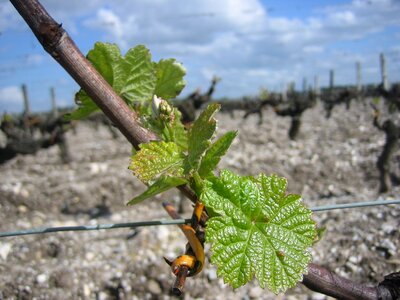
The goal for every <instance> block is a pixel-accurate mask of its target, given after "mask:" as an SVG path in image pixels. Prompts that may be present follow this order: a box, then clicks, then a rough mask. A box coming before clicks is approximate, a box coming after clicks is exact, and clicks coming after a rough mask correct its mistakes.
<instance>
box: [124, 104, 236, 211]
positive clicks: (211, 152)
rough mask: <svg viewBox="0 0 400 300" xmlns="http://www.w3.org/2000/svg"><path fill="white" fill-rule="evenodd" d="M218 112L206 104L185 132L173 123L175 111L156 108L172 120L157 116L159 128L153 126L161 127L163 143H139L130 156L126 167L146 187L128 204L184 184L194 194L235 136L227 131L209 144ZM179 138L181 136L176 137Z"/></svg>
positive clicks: (218, 107) (216, 105) (212, 106)
mask: <svg viewBox="0 0 400 300" xmlns="http://www.w3.org/2000/svg"><path fill="white" fill-rule="evenodd" d="M161 105H165V103H164V104H160V107H161ZM219 109H220V105H219V104H211V105H209V106H208V107H207V108H206V109H205V110H204V111H203V112H202V113H201V114H200V116H199V118H198V119H197V120H196V121H195V122H194V123H193V124H192V126H191V127H190V128H189V129H188V130H187V131H186V130H184V129H183V127H181V125H179V124H181V123H180V121H179V124H178V123H177V124H175V122H178V121H177V120H179V119H178V118H177V116H176V115H175V114H176V113H177V111H176V110H175V109H172V108H168V107H166V108H164V109H161V108H160V112H159V113H162V111H163V110H165V111H167V112H169V113H172V114H173V117H172V118H171V117H170V118H168V120H169V121H168V120H167V121H163V120H164V119H165V118H164V117H161V118H159V119H158V120H159V122H160V123H161V124H163V125H162V126H160V124H159V125H158V126H155V127H156V128H158V129H160V128H163V132H164V135H163V136H164V140H163V141H154V142H150V143H147V144H142V145H140V150H139V151H138V152H137V153H135V154H134V155H133V157H132V160H131V164H130V166H129V168H130V169H131V170H132V171H133V173H134V174H135V175H136V176H137V177H138V178H139V179H141V180H142V181H143V182H145V183H147V184H148V186H149V188H148V190H147V191H145V192H144V193H143V194H141V195H139V196H137V197H135V198H134V199H132V200H131V201H130V202H129V203H128V204H136V203H139V202H141V201H143V200H145V199H147V198H149V197H152V196H154V195H156V194H158V193H161V192H164V191H165V190H167V189H168V188H173V187H176V186H178V185H182V184H186V183H188V184H190V185H191V186H192V188H193V189H194V190H195V191H196V190H198V188H197V187H196V185H198V184H199V182H200V185H201V181H202V180H203V178H207V177H210V176H212V171H213V170H214V168H215V167H216V166H217V164H218V162H219V161H220V159H221V157H222V156H223V155H224V154H225V153H226V151H227V150H228V148H229V147H230V145H231V144H232V142H233V139H234V138H235V136H236V132H228V133H226V134H225V135H223V136H222V137H220V138H219V139H217V140H216V141H215V142H213V141H212V140H213V138H214V135H215V131H216V129H217V121H216V120H215V118H214V115H215V113H216V112H217V111H218V110H219ZM154 120H155V119H154ZM154 122H155V121H154ZM171 122H172V123H171ZM150 123H151V122H150ZM171 124H174V125H173V126H171ZM180 135H181V136H183V137H180V138H177V136H180Z"/></svg>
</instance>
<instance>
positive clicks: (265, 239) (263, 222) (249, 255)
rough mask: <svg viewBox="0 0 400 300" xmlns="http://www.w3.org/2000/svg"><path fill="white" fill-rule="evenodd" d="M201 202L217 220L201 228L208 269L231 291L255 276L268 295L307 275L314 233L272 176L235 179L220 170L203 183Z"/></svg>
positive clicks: (296, 199) (303, 211)
mask: <svg viewBox="0 0 400 300" xmlns="http://www.w3.org/2000/svg"><path fill="white" fill-rule="evenodd" d="M201 201H202V202H204V204H205V205H206V207H207V208H210V209H211V210H212V211H213V212H215V213H217V216H215V217H213V218H211V219H209V220H208V222H207V230H206V240H207V241H208V242H212V243H213V244H212V247H211V250H212V256H211V261H212V263H214V264H216V265H217V266H218V274H219V275H220V276H222V277H223V278H224V280H225V282H227V283H230V284H231V285H232V286H233V287H234V288H237V287H239V286H241V285H244V284H246V283H247V282H248V281H250V280H251V279H252V278H253V276H254V275H255V276H256V277H257V279H258V281H259V283H260V286H261V287H263V288H264V287H265V286H268V288H269V289H270V290H271V291H273V292H274V293H279V292H280V291H285V290H286V289H287V288H289V287H293V286H294V285H295V284H296V283H297V282H298V281H300V280H301V279H302V275H303V274H305V273H306V272H307V265H308V263H309V262H310V260H311V255H310V253H309V252H308V251H307V249H308V248H309V247H311V245H312V244H313V241H314V238H315V235H316V230H315V223H314V221H313V220H312V219H311V211H310V210H309V209H307V208H306V207H305V206H304V205H303V204H302V203H301V198H300V196H298V195H291V194H289V195H286V180H285V179H284V178H279V177H277V176H275V175H272V176H270V177H267V176H265V175H263V174H262V175H260V176H259V177H258V178H253V177H241V176H239V175H235V174H233V173H232V172H230V171H228V170H225V171H222V172H221V175H220V177H219V178H214V179H211V180H210V181H208V180H206V183H205V187H204V190H203V193H202V195H201Z"/></svg>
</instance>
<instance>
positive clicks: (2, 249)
mask: <svg viewBox="0 0 400 300" xmlns="http://www.w3.org/2000/svg"><path fill="white" fill-rule="evenodd" d="M11 249H12V245H11V244H10V243H0V257H1V258H2V259H3V260H6V259H7V257H8V254H10V252H11Z"/></svg>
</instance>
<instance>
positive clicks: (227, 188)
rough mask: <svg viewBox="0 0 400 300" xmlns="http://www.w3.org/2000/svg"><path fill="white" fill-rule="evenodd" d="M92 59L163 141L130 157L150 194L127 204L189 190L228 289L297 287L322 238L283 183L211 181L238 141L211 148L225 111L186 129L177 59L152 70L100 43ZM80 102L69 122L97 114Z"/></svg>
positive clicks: (211, 110) (133, 53)
mask: <svg viewBox="0 0 400 300" xmlns="http://www.w3.org/2000/svg"><path fill="white" fill-rule="evenodd" d="M87 58H88V60H89V61H90V62H91V63H92V64H93V66H94V68H96V70H97V71H99V72H100V74H101V75H102V76H103V77H104V79H105V80H106V81H107V82H108V83H109V84H110V85H111V86H112V87H113V89H114V91H115V92H116V93H117V94H118V95H120V96H121V97H122V99H124V101H125V102H126V103H127V104H128V105H129V106H130V107H131V108H132V109H136V110H137V111H138V112H139V115H140V120H141V122H142V124H143V125H144V126H145V127H147V128H149V129H151V130H153V131H154V132H156V133H157V134H158V136H159V137H160V138H161V140H160V141H153V142H150V143H146V144H141V145H140V149H139V150H138V151H137V152H135V153H134V154H133V156H132V159H131V164H130V166H129V168H130V169H131V170H132V172H133V173H134V175H136V176H137V177H138V178H139V179H140V180H142V181H143V182H144V183H145V184H147V186H148V189H147V190H146V191H145V192H144V193H142V194H140V195H138V196H137V197H135V198H133V199H132V200H131V201H129V202H128V204H136V203H139V202H141V201H143V200H145V199H148V198H151V197H153V196H155V195H157V194H159V193H162V192H164V191H166V190H168V189H170V188H173V187H176V186H180V185H183V184H189V185H190V187H191V188H192V189H193V190H194V191H195V193H196V194H197V196H198V197H199V199H200V200H201V201H202V202H203V203H204V204H205V206H206V208H207V212H208V214H209V216H210V218H209V220H208V222H207V227H206V240H207V241H208V242H210V243H212V247H211V250H212V256H211V261H212V263H214V264H216V265H217V267H218V275H220V276H222V277H223V278H224V280H225V282H227V283H229V284H231V285H232V286H233V287H234V288H237V287H240V286H242V285H244V284H246V283H247V282H249V281H250V280H252V279H253V277H256V278H257V279H258V281H259V283H260V286H261V287H263V288H264V287H268V288H269V289H270V290H271V291H273V292H274V293H279V292H280V291H285V290H286V289H287V288H289V287H293V286H294V285H295V284H296V283H297V282H298V281H300V280H301V279H302V275H303V274H305V273H306V272H307V265H308V264H309V262H310V261H311V255H310V253H309V252H308V249H309V248H310V247H311V246H312V245H313V243H314V242H315V241H316V240H318V236H319V235H320V234H322V232H320V231H318V232H317V229H316V226H315V223H314V221H313V220H312V219H311V214H312V213H311V211H310V210H309V209H308V208H306V207H305V206H304V205H303V204H302V202H301V197H300V196H299V195H293V194H286V186H287V182H286V179H285V178H280V177H278V176H275V175H272V176H266V175H264V174H261V175H259V176H258V177H252V176H239V175H236V174H234V173H233V172H231V171H229V170H223V171H222V172H221V173H220V175H219V176H216V175H215V174H214V173H213V171H214V169H215V168H216V167H217V165H218V163H219V161H220V160H221V158H222V157H223V155H225V153H226V152H227V150H228V149H229V147H230V145H231V144H232V142H233V140H234V138H235V137H236V135H237V132H235V131H230V132H227V133H226V134H224V135H222V136H221V137H220V138H218V139H216V140H214V138H215V134H216V130H217V121H216V119H215V117H214V116H215V114H216V113H217V112H218V110H219V109H220V105H219V104H211V105H209V106H208V107H207V108H206V109H205V110H204V111H203V112H202V113H201V114H200V116H199V118H198V119H197V120H196V121H195V122H194V123H193V124H192V125H191V126H190V127H189V128H188V129H186V128H185V127H184V126H183V124H182V122H181V121H180V120H181V114H180V112H179V111H178V110H177V109H176V108H175V107H173V106H172V104H171V103H170V102H168V100H169V99H171V98H174V97H176V96H177V95H178V94H179V93H180V92H181V90H182V89H183V87H184V86H185V82H184V80H183V77H184V75H185V69H184V68H183V67H182V66H181V65H180V64H179V63H177V62H176V61H175V60H174V59H167V60H160V61H159V62H158V63H156V62H153V61H152V60H151V54H150V52H149V50H148V49H147V48H146V47H144V46H141V45H140V46H137V47H135V48H132V49H130V50H129V51H128V52H127V53H126V54H125V56H122V55H121V53H120V50H119V48H118V47H117V46H116V45H114V44H104V43H96V44H95V46H94V48H93V49H92V50H91V51H90V52H89V53H88V55H87ZM76 102H77V104H78V106H79V107H78V109H77V110H76V111H75V112H73V113H72V114H71V115H70V118H71V119H81V118H84V117H86V116H88V115H89V114H91V113H93V112H95V111H97V110H99V109H98V107H97V105H96V104H95V103H94V101H93V100H92V99H91V98H90V97H89V95H88V94H86V92H85V91H83V90H82V89H81V90H80V91H79V92H78V93H77V94H76Z"/></svg>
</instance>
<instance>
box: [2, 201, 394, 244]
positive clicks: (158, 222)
mask: <svg viewBox="0 0 400 300" xmlns="http://www.w3.org/2000/svg"><path fill="white" fill-rule="evenodd" d="M389 204H400V200H376V201H365V202H355V203H345V204H332V205H322V206H315V207H311V208H310V209H311V210H312V211H313V212H319V211H327V210H334V209H347V208H357V207H368V206H379V205H389ZM190 222H191V219H175V220H155V221H141V222H130V223H116V224H98V225H81V226H61V227H46V228H32V229H26V230H19V231H8V232H0V238H2V237H11V236H19V235H30V234H41V233H51V232H61V231H88V230H101V229H117V228H135V227H143V226H159V225H181V224H188V223H190Z"/></svg>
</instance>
